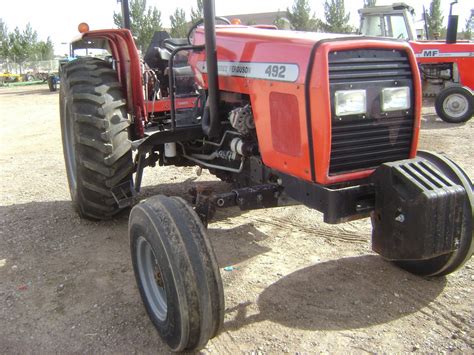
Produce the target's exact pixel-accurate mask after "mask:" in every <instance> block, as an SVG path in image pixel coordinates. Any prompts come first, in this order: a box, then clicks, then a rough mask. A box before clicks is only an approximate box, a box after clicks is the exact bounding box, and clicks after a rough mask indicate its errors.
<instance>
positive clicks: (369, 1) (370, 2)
mask: <svg viewBox="0 0 474 355" xmlns="http://www.w3.org/2000/svg"><path fill="white" fill-rule="evenodd" d="M376 2H377V0H364V7H373V6H375V5H376Z"/></svg>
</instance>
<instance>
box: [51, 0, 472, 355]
mask: <svg viewBox="0 0 474 355" xmlns="http://www.w3.org/2000/svg"><path fill="white" fill-rule="evenodd" d="M123 5H124V15H125V16H124V17H125V23H127V16H126V15H127V13H128V9H127V1H123ZM216 21H221V22H223V24H221V25H216ZM201 25H204V26H201ZM80 40H82V41H89V40H95V41H99V42H101V43H102V44H103V48H105V49H107V50H109V52H110V56H109V57H107V58H105V59H98V58H88V57H86V58H79V59H76V60H73V61H71V62H70V63H67V64H66V65H64V67H63V70H62V71H61V88H60V116H61V129H62V138H63V148H64V157H65V162H66V170H67V175H68V180H69V188H70V192H71V197H72V201H73V204H74V206H75V208H76V209H77V211H78V213H79V214H80V215H81V216H82V217H84V218H90V219H95V220H101V219H107V218H111V217H112V216H114V215H115V214H117V213H118V212H120V211H121V210H122V209H124V208H126V207H129V206H132V205H133V204H134V200H135V196H136V194H137V193H138V192H139V191H140V186H141V181H142V176H143V171H144V168H145V167H147V166H156V165H159V166H166V165H174V166H195V165H197V166H199V167H201V168H206V169H209V171H210V172H211V173H213V174H215V175H216V176H217V177H219V178H221V179H222V180H225V181H227V182H229V189H228V191H226V192H215V191H212V190H210V189H205V190H203V189H199V188H197V189H194V190H193V191H191V193H192V196H191V198H190V199H191V200H192V203H188V202H186V201H185V200H184V199H182V198H180V197H173V196H162V195H159V196H154V197H150V198H148V199H146V200H145V201H142V202H140V203H138V204H136V205H135V206H134V207H133V208H132V210H131V213H130V217H129V234H130V246H131V256H132V263H133V268H134V271H135V276H136V281H137V284H138V289H139V291H140V294H141V297H142V300H143V303H144V305H145V308H146V310H147V312H148V315H149V317H150V319H151V320H152V322H153V324H154V325H155V327H156V328H157V330H158V332H159V334H160V336H161V337H162V338H163V340H164V341H165V342H166V343H167V344H168V345H169V346H170V348H171V349H172V350H173V351H182V350H194V349H200V348H202V347H204V346H205V344H206V343H207V341H208V340H209V339H210V338H212V337H214V336H215V335H216V334H218V332H219V330H220V329H221V327H222V324H223V319H224V310H225V307H224V296H223V286H222V281H221V277H220V272H219V267H218V265H217V262H216V258H215V256H214V252H213V249H212V246H211V244H210V242H209V240H208V238H207V234H206V226H207V224H208V223H209V221H211V220H212V218H213V216H214V213H215V211H216V210H217V209H222V208H227V207H239V208H240V209H241V210H253V209H259V208H271V207H276V206H280V205H283V204H284V203H286V202H287V201H288V200H291V201H293V203H302V204H305V205H306V206H308V207H310V208H314V209H316V210H318V211H321V212H322V213H323V215H324V221H325V222H327V223H342V222H345V221H350V220H354V219H359V218H365V217H369V216H370V217H371V219H372V223H373V234H372V246H373V249H374V250H375V251H376V252H377V253H379V254H381V255H382V256H383V257H384V258H387V259H389V260H392V261H394V263H395V264H397V265H398V266H400V267H402V268H404V269H406V270H408V271H410V272H412V273H414V274H418V275H425V276H439V275H446V274H449V273H451V272H453V271H455V270H456V269H457V268H459V267H460V266H461V265H462V264H463V263H464V262H465V261H467V260H468V259H469V258H470V257H471V255H472V211H473V196H472V183H471V180H470V179H469V178H468V177H467V175H466V174H465V173H464V172H463V170H462V169H461V168H460V167H459V166H457V165H456V164H455V163H454V162H453V161H451V160H450V159H449V158H447V157H445V156H443V155H438V154H434V153H429V152H417V143H418V134H419V130H420V113H421V85H420V76H419V71H418V65H417V61H416V57H415V55H414V53H413V51H412V49H411V47H410V46H409V45H408V44H407V43H406V42H401V41H393V40H377V39H367V38H365V37H361V36H342V35H334V34H322V33H305V32H291V31H279V30H276V29H272V28H268V26H265V28H260V27H259V26H252V27H248V26H241V25H231V24H229V22H228V21H227V20H226V19H222V18H217V20H216V17H215V11H214V2H213V1H212V0H204V19H203V20H201V21H199V22H197V23H196V24H194V25H193V26H192V28H191V29H190V31H189V34H188V37H187V38H185V39H174V38H169V35H168V34H167V33H165V32H158V33H155V36H154V38H153V43H152V44H151V45H150V47H149V49H148V51H147V52H146V55H145V56H144V60H143V61H142V59H141V58H140V56H139V53H138V51H137V48H136V46H135V43H134V40H133V37H132V34H131V32H130V31H129V30H128V29H107V30H95V31H85V32H83V33H82V35H81V38H80ZM295 247H298V246H295Z"/></svg>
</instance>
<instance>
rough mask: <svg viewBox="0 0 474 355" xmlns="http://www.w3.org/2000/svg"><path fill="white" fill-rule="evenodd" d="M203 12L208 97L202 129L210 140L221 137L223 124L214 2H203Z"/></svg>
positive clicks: (207, 0) (206, 0)
mask: <svg viewBox="0 0 474 355" xmlns="http://www.w3.org/2000/svg"><path fill="white" fill-rule="evenodd" d="M203 12H204V36H205V41H206V42H205V46H206V65H207V83H208V97H207V103H206V107H205V108H204V114H203V117H202V129H203V132H204V134H205V135H207V136H208V137H210V138H215V137H218V136H219V133H220V127H221V122H220V118H219V78H218V74H217V49H216V29H215V28H216V20H215V18H216V14H215V7H214V0H204V1H203Z"/></svg>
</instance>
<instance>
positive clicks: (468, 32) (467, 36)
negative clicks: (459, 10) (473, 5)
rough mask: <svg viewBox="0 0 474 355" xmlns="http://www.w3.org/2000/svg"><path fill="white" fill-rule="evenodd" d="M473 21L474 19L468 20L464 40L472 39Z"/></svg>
mask: <svg viewBox="0 0 474 355" xmlns="http://www.w3.org/2000/svg"><path fill="white" fill-rule="evenodd" d="M471 21H474V17H471V18H468V19H467V20H466V27H464V31H463V37H464V39H472V29H471Z"/></svg>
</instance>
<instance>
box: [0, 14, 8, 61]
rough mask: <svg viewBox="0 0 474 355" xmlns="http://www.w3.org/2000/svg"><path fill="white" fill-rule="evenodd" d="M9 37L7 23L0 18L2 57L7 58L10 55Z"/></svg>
mask: <svg viewBox="0 0 474 355" xmlns="http://www.w3.org/2000/svg"><path fill="white" fill-rule="evenodd" d="M8 48H9V38H8V29H7V25H6V24H5V22H3V20H2V19H1V18H0V58H3V59H6V58H7V56H8Z"/></svg>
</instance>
